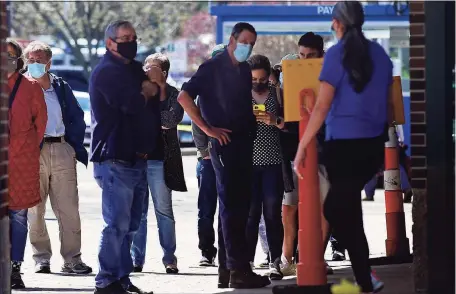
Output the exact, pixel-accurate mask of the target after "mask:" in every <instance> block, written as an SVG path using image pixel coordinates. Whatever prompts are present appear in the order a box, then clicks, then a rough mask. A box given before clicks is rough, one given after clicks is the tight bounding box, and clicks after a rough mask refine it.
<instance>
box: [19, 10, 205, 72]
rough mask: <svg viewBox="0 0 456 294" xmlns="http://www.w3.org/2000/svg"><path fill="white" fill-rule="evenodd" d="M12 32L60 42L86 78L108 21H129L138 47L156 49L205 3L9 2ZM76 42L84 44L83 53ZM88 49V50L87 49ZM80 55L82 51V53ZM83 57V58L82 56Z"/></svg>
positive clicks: (178, 31) (96, 57) (170, 37)
mask: <svg viewBox="0 0 456 294" xmlns="http://www.w3.org/2000/svg"><path fill="white" fill-rule="evenodd" d="M11 3H12V12H13V13H12V15H13V17H12V29H13V32H14V33H15V35H16V37H19V38H25V39H30V38H31V36H38V35H51V36H53V37H54V38H55V40H56V41H63V43H64V44H65V46H66V47H67V48H69V51H70V52H71V53H72V55H73V56H74V57H75V59H76V62H77V63H78V64H80V65H82V66H83V67H84V72H85V75H86V76H87V77H88V76H89V73H90V70H91V69H92V68H93V67H94V66H95V65H96V64H97V62H98V59H99V58H98V56H97V54H96V52H97V50H96V48H98V47H99V46H101V43H100V42H103V39H104V31H105V28H106V26H107V25H108V24H109V22H111V21H113V20H117V19H125V20H129V21H131V22H132V23H133V24H134V25H135V27H136V31H137V34H138V37H139V38H141V39H142V42H141V45H145V46H151V47H154V46H157V45H160V44H161V43H163V42H166V41H170V40H172V39H173V38H175V37H176V36H179V34H180V29H181V24H182V23H183V22H184V21H185V20H187V19H188V18H189V17H190V16H192V15H193V14H195V13H197V12H198V11H201V10H207V4H205V3H201V2H101V1H94V2H80V1H76V2H69V1H64V2H16V1H12V2H11ZM78 39H85V40H88V41H89V40H93V42H90V41H89V42H87V48H86V49H85V50H81V49H83V47H82V46H81V45H80V44H79V43H78V41H77V40H78ZM87 49H88V50H87ZM83 52H86V54H84V53H83ZM84 55H86V56H84Z"/></svg>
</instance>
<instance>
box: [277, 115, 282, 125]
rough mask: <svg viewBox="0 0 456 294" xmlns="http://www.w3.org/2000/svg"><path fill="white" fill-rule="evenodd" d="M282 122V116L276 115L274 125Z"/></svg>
mask: <svg viewBox="0 0 456 294" xmlns="http://www.w3.org/2000/svg"><path fill="white" fill-rule="evenodd" d="M281 123H282V118H281V117H280V116H278V117H277V118H276V126H278V125H280V124H281Z"/></svg>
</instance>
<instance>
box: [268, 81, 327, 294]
mask: <svg viewBox="0 0 456 294" xmlns="http://www.w3.org/2000/svg"><path fill="white" fill-rule="evenodd" d="M315 100H316V97H315V93H314V91H313V90H312V89H303V90H301V92H300V103H301V120H300V122H299V137H300V138H301V137H302V135H303V134H304V130H305V129H306V127H307V124H308V123H309V119H310V112H311V111H312V109H313V107H314V105H315ZM299 169H300V172H301V175H302V176H303V179H302V180H301V179H300V180H299V183H298V192H299V203H298V210H299V231H298V250H299V263H298V266H297V285H284V286H281V285H280V286H279V285H277V286H274V287H273V288H272V293H273V294H330V293H331V288H330V286H331V285H328V284H327V279H326V266H325V263H324V260H323V258H324V257H323V255H324V248H323V239H322V237H321V236H322V226H321V203H320V191H319V190H320V185H319V178H318V156H317V141H316V138H314V139H313V140H312V141H311V142H310V144H309V146H307V149H306V157H305V159H304V165H303V166H301V167H299Z"/></svg>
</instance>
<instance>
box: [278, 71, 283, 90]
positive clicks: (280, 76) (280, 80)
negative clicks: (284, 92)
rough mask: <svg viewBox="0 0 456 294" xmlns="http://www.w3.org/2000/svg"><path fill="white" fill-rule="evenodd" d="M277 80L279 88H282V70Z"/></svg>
mask: <svg viewBox="0 0 456 294" xmlns="http://www.w3.org/2000/svg"><path fill="white" fill-rule="evenodd" d="M279 82H280V88H282V89H283V72H280V75H279Z"/></svg>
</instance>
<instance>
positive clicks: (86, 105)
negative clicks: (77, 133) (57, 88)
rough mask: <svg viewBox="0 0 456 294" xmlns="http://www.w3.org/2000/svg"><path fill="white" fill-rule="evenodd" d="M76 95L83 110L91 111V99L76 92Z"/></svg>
mask: <svg viewBox="0 0 456 294" xmlns="http://www.w3.org/2000/svg"><path fill="white" fill-rule="evenodd" d="M75 97H76V99H77V100H78V102H79V105H81V108H82V110H84V111H90V99H89V97H86V96H81V95H78V94H75Z"/></svg>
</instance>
